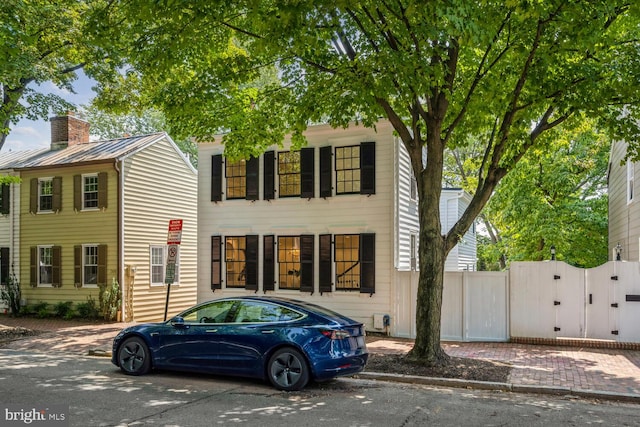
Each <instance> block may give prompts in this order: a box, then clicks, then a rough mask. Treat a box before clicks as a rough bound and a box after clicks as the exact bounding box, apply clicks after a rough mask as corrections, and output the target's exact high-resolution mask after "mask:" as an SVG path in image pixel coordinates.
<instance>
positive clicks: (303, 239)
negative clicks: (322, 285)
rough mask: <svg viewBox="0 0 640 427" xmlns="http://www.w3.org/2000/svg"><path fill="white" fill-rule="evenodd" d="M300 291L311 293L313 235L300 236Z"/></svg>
mask: <svg viewBox="0 0 640 427" xmlns="http://www.w3.org/2000/svg"><path fill="white" fill-rule="evenodd" d="M300 291H302V292H311V293H313V235H312V234H305V235H302V236H300Z"/></svg>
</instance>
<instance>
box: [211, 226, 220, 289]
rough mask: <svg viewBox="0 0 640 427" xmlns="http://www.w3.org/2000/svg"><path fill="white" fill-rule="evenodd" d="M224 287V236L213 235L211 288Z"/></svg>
mask: <svg viewBox="0 0 640 427" xmlns="http://www.w3.org/2000/svg"><path fill="white" fill-rule="evenodd" d="M216 289H222V237H221V236H211V290H212V291H215V290H216Z"/></svg>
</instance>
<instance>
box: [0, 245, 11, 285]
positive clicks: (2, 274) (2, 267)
mask: <svg viewBox="0 0 640 427" xmlns="http://www.w3.org/2000/svg"><path fill="white" fill-rule="evenodd" d="M7 283H9V248H0V284H3V285H6V284H7Z"/></svg>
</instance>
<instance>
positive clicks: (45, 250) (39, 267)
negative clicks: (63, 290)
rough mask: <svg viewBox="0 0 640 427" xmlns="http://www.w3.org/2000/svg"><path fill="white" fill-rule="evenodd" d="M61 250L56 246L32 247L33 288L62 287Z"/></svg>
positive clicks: (31, 276) (30, 262)
mask: <svg viewBox="0 0 640 427" xmlns="http://www.w3.org/2000/svg"><path fill="white" fill-rule="evenodd" d="M60 254H61V248H60V246H54V245H40V246H32V247H31V250H30V257H29V258H30V260H29V267H30V284H31V286H54V287H59V286H61V282H60V278H61V277H60V270H61V269H60V267H61V261H60V260H61V256H60Z"/></svg>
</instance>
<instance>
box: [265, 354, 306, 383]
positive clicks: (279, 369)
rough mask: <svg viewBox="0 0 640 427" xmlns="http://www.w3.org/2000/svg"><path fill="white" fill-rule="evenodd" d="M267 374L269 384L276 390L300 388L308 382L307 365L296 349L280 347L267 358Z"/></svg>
mask: <svg viewBox="0 0 640 427" xmlns="http://www.w3.org/2000/svg"><path fill="white" fill-rule="evenodd" d="M267 375H268V376H269V382H271V385H273V386H274V387H275V388H277V389H278V390H284V391H295V390H301V389H303V388H304V386H306V385H307V383H308V382H309V366H308V365H307V360H306V359H305V357H304V356H303V355H302V354H301V353H300V352H299V351H298V350H296V349H294V348H291V347H286V348H281V349H279V350H278V351H276V352H275V353H273V355H272V356H271V357H270V358H269V364H268V365H267Z"/></svg>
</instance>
